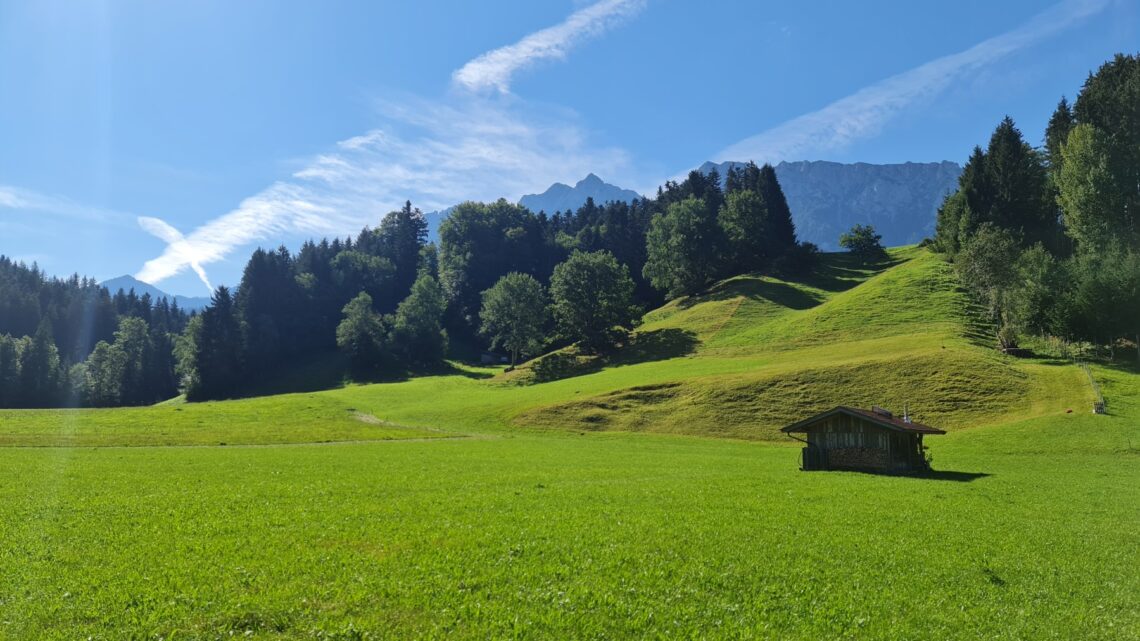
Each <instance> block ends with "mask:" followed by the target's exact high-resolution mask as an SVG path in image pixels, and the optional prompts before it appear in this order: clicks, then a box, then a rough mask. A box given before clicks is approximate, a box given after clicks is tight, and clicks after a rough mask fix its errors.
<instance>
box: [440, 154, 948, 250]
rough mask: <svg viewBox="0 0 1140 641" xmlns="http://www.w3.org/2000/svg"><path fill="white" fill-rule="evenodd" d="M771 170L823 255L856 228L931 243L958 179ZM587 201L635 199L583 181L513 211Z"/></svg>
mask: <svg viewBox="0 0 1140 641" xmlns="http://www.w3.org/2000/svg"><path fill="white" fill-rule="evenodd" d="M744 164H745V163H742V162H731V161H730V162H722V163H712V162H706V163H704V164H703V165H701V166H700V167H698V168H697V170H698V171H702V172H705V173H708V172H709V171H711V170H713V169H716V170H717V172H718V173H719V174H720V176H721V180H723V179H724V177H725V175H726V174H727V173H728V170H729V168H731V167H743V166H744ZM775 169H776V177H777V178H779V180H780V185H781V186H782V187H783V189H784V195H785V196H787V198H788V206H789V207H790V208H791V210H792V220H793V221H794V222H795V224H796V233H797V235H798V236H799V238H800V239H801V240H806V241H809V242H813V243H815V244H816V245H819V246H820V248H822V249H824V250H828V251H831V250H835V249H837V248H838V246H839V235H840V234H842V233H843V232H845V231H847V230H848V229H850V228H851V226H852V225H854V224H856V223H862V224H870V225H873V226H874V227H875V230H876V231H877V232H878V233H879V234H881V235H882V237H883V243H884V244H885V245H887V246H894V245H907V244H911V243H917V242H919V241H921V240H922V239H923V238H926V237H928V236H931V235H932V234H933V233H934V221H935V216H936V213H937V211H938V206H939V205H940V204H941V203H942V200H943V199H944V198H945V197H946V195H947V194H949V193H952V192H953V191H954V190H956V189H957V188H958V176H960V175H961V173H962V168H961V167H960V166H959V165H958V164H957V163H954V162H949V161H943V162H930V163H913V162H907V163H898V164H882V165H877V164H871V163H837V162H829V161H822V160H816V161H796V162H781V163H779V164H778V165H776V167H775ZM587 198H593V199H594V202H595V203H597V204H599V205H600V204H603V203H606V202H610V201H624V202H629V201H632V200H634V199H637V198H642V196H641V194H638V193H637V192H636V191H633V190H630V189H624V188H622V187H618V186H617V185H612V184H610V183H607V182H605V181H604V180H602V179H601V178H599V177H598V176H596V175H595V174H589V175H588V176H586V177H585V178H583V179H582V180H580V181H578V183H577V184H575V185H574V186H573V187H571V186H569V185H566V184H563V183H554V184H553V185H551V186H550V187H549V188H548V189H547V190H546V191H544V192H542V193H541V194H527V195H526V196H523V197H522V198H520V199H519V204H520V205H522V206H524V207H526V208H527V209H529V210H531V211H533V212H539V211H545V212H546V213H548V214H552V213H554V212H558V211H566V210H577V209H578V208H579V207H581V206H582V205H584V204H586V199H587ZM452 209H454V208H453V207H452V208H448V209H444V210H442V211H438V212H431V213H429V214H427V215H426V217H427V219H428V233H429V238H430V239H431V240H438V233H439V225H440V223H442V222H443V219H444V218H446V217H447V215H448V214H450V213H451V210H452Z"/></svg>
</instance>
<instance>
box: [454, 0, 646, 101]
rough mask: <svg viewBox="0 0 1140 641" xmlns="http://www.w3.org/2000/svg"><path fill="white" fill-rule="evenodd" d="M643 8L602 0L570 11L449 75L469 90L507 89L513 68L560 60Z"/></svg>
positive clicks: (631, 0)
mask: <svg viewBox="0 0 1140 641" xmlns="http://www.w3.org/2000/svg"><path fill="white" fill-rule="evenodd" d="M643 8H645V0H602V1H601V2H597V3H595V4H592V5H590V6H588V7H586V8H585V9H581V10H579V11H576V12H574V13H573V14H571V15H570V17H568V18H566V20H565V21H563V22H561V23H559V24H557V25H554V26H553V27H547V28H546V29H542V30H541V31H536V32H534V33H532V34H530V35H528V36H526V37H525V38H523V39H522V40H519V41H518V42H516V43H514V44H512V45H507V46H505V47H500V48H498V49H494V50H492V51H488V52H487V53H484V54H483V55H481V56H479V57H477V58H475V59H473V60H471V61H470V62H468V63H467V64H465V65H463V67H461V68H460V69H457V70H456V71H455V73H453V74H452V75H451V77H452V80H453V81H454V82H455V84H457V85H459V86H461V87H465V88H467V89H470V90H473V91H481V90H486V89H495V90H497V91H499V92H500V93H507V92H509V91H510V85H511V76H512V75H514V73H515V72H516V71H519V70H520V69H524V68H526V67H529V66H532V65H534V64H536V63H538V62H540V61H543V60H551V59H555V60H557V59H562V58H565V57H566V53H567V52H568V51H569V50H570V49H571V48H572V47H574V45H576V44H578V43H579V42H581V41H583V40H585V39H587V38H591V37H594V36H597V35H600V34H602V33H604V32H605V31H607V30H608V29H610V28H612V27H614V26H615V25H617V24H619V23H620V22H622V21H623V20H626V19H627V18H630V17H631V16H633V15H635V14H637V13H638V12H640V11H641V10H642V9H643Z"/></svg>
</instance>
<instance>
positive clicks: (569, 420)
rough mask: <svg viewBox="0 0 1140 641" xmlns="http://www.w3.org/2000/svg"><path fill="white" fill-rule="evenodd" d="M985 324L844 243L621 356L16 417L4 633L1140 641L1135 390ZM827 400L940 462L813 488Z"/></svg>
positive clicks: (657, 317)
mask: <svg viewBox="0 0 1140 641" xmlns="http://www.w3.org/2000/svg"><path fill="white" fill-rule="evenodd" d="M978 318H979V314H978V311H977V310H975V309H973V307H972V306H971V305H970V303H969V301H968V300H967V298H966V296H965V295H964V294H963V293H962V291H961V290H960V288H959V286H958V284H957V282H956V281H955V279H954V276H953V273H952V271H951V270H950V269H949V268H948V267H947V265H946V264H945V263H944V261H943V260H942V259H941V258H939V257H938V256H935V255H933V254H931V253H929V252H927V251H925V250H923V249H919V248H903V249H896V250H892V252H891V258H890V260H888V261H885V262H883V263H881V264H875V265H866V264H862V263H859V262H857V261H855V260H854V259H852V258H850V257H849V256H845V255H843V256H841V255H828V256H827V257H826V259H825V262H824V265H823V267H822V268H821V269H820V270H819V271H818V272H817V273H816V274H815V275H814V276H813V277H812V278H811V279H808V280H806V281H804V282H789V281H782V280H778V279H773V278H770V277H756V276H749V277H737V278H734V279H730V280H728V281H725V282H723V283H721V284H720V285H718V286H717V287H716V288H714V289H713V290H711V291H709V292H708V293H707V294H704V295H702V296H699V297H695V298H689V299H681V300H678V301H673V302H672V303H670V304H669V305H666V306H665V307H663V308H660V309H658V310H654V311H652V312H650V313H649V314H647V315H646V317H645V319H644V322H643V324H642V325H641V327H640V328H639V330H638V332H637V334H636V335H635V336H634V337H633V338H632V339H631V340H630V341H629V344H628V345H627V346H626V347H625V348H623V349H622V350H621V351H620V352H619V353H617V354H616V355H613V356H611V357H608V358H607V359H605V360H601V359H591V358H586V357H581V356H578V355H575V354H572V353H564V354H561V355H557V354H556V355H550V356H547V357H545V358H544V359H541V360H539V361H536V362H531V363H528V364H526V365H524V366H522V367H520V368H518V369H516V370H515V371H512V372H503V371H501V370H499V369H490V368H479V367H471V366H466V365H462V364H458V363H456V364H453V367H452V370H451V373H448V374H445V375H436V376H423V377H417V378H412V379H410V380H407V381H401V382H392V383H380V384H372V385H345V386H342V387H339V388H336V389H329V390H326V391H318V392H309V393H297V394H282V395H276V396H267V397H261V398H252V399H243V400H235V401H223V402H211V403H201V404H187V403H182V402H179V401H172V402H168V403H164V404H161V405H157V406H154V407H149V408H134V409H113V410H42V411H40V410H35V411H27V410H24V411H16V410H11V411H0V541H2V542H3V545H2V546H0V638H10V639H32V638H37V639H88V638H90V639H228V638H233V637H241V638H255V639H276V638H286V639H410V638H456V639H487V638H525V639H562V638H568V639H615V638H632V639H643V638H680V639H702V638H728V639H898V640H904V639H905V640H910V639H980V638H985V639H1090V640H1096V639H1136V638H1140V608H1138V607H1137V601H1136V595H1137V594H1140V571H1138V570H1137V568H1138V567H1140V374H1138V372H1137V371H1136V370H1135V369H1132V368H1129V367H1125V366H1121V365H1113V364H1107V363H1105V364H1100V365H1094V366H1093V368H1092V371H1093V374H1094V376H1095V377H1096V379H1097V382H1098V383H1099V385H1100V388H1101V390H1102V392H1103V394H1104V396H1105V397H1106V398H1107V400H1108V407H1109V414H1108V415H1106V416H1094V415H1093V414H1092V413H1091V411H1090V410H1091V404H1092V400H1093V398H1094V395H1093V391H1092V388H1091V385H1090V383H1089V381H1088V378H1087V376H1086V375H1085V373H1084V372H1083V371H1082V370H1081V369H1079V368H1078V367H1076V366H1075V365H1072V364H1070V363H1068V362H1067V361H1063V360H1060V359H1052V358H1044V357H1042V358H1024V359H1016V358H1012V357H1008V356H1004V355H1001V354H999V353H997V352H996V351H995V350H993V349H992V347H991V344H992V342H993V340H992V337H991V336H989V335H988V334H987V332H986V330H985V329H984V326H983V325H982V324H981V323H979V322H978ZM554 358H561V360H562V365H561V368H560V369H558V370H557V371H558V372H559V373H560V374H559V375H560V376H562V377H561V378H556V379H555V380H550V378H552V377H550V376H549V375H548V374H547V373H546V372H549V371H553V370H554V368H551V367H547V366H546V365H544V363H543V362H542V361H543V360H545V359H554ZM551 362H552V361H551ZM548 364H549V363H547V365H548ZM540 381H544V382H540ZM837 404H848V405H861V406H870V405H872V404H876V405H883V406H887V407H890V408H892V409H895V410H901V409H902V408H903V406H904V404H905V405H906V406H907V407H908V408H909V410H910V412H911V413H912V414H913V415H914V416H915V418H916V419H917V420H919V421H922V422H925V423H929V424H932V425H935V426H939V427H944V428H945V429H947V430H948V432H949V433H948V434H947V435H945V436H939V437H932V438H930V439H928V441H927V443H928V444H929V445H930V451H931V453H932V455H933V466H934V468H935V470H936V472H935V473H933V474H931V475H930V476H928V477H924V478H913V477H890V476H879V475H870V474H860V473H849V472H816V473H804V472H800V471H799V470H798V467H799V456H800V450H799V447H798V444H797V443H795V442H794V441H791V440H789V439H787V438H786V437H783V435H782V434H780V433H779V431H778V430H779V428H780V427H782V426H783V425H785V424H787V423H790V422H792V421H793V420H796V419H798V418H803V417H805V416H808V415H810V414H813V413H815V412H817V411H821V410H824V409H828V408H830V407H832V406H834V405H837Z"/></svg>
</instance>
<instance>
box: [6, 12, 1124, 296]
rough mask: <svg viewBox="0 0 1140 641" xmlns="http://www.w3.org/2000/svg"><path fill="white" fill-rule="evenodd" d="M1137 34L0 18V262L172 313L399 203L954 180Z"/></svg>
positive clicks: (1062, 16)
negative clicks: (852, 170)
mask: <svg viewBox="0 0 1140 641" xmlns="http://www.w3.org/2000/svg"><path fill="white" fill-rule="evenodd" d="M1138 36H1140V5H1138V4H1137V3H1135V2H1134V1H1133V0H1068V1H1060V2H1027V1H1017V0H1010V1H1005V2H1000V3H996V2H992V0H990V1H986V2H982V1H974V0H959V1H956V2H952V3H949V2H939V3H933V2H921V3H918V2H887V1H886V0H867V1H865V2H861V3H850V2H838V1H835V2H814V3H813V2H799V3H788V2H779V3H777V2H767V1H763V0H758V1H748V2H744V1H741V2H729V1H724V0H709V1H706V2H700V3H693V2H689V3H682V2H677V1H675V0H674V1H668V0H602V1H601V2H574V1H570V0H566V1H554V0H550V1H544V2H533V1H514V0H511V1H502V2H486V3H471V2H444V1H442V0H419V1H418V2H416V3H406V2H399V3H397V2H381V1H361V2H350V1H347V0H343V1H330V2H322V3H302V2H268V1H261V0H243V1H242V2H232V1H230V0H224V1H215V0H196V1H195V2H191V3H173V2H154V1H153V0H139V1H121V2H120V1H111V0H104V1H94V0H92V1H85V0H59V1H57V0H38V1H36V2H15V1H9V0H0V123H2V125H0V127H2V129H0V131H2V132H3V134H2V135H0V253H2V254H6V255H9V256H15V257H17V258H20V259H24V260H27V261H29V262H30V261H33V260H34V261H37V262H38V263H39V264H40V265H41V266H42V267H44V268H45V269H46V270H47V271H48V272H49V273H53V274H60V275H62V274H69V273H72V272H79V273H83V274H88V275H92V276H95V277H97V278H101V279H102V278H110V277H113V276H117V275H120V274H124V273H132V274H138V275H140V277H143V278H144V279H145V280H148V281H153V282H155V283H156V284H158V285H159V286H160V287H162V288H163V289H166V290H167V291H170V292H172V293H180V294H192V295H200V294H205V293H206V292H207V286H206V283H207V282H209V283H210V284H211V285H218V284H230V285H232V284H235V283H236V282H237V280H238V279H239V278H240V273H241V267H242V265H243V264H244V262H245V259H246V258H247V257H248V255H249V252H250V251H251V250H252V249H253V248H254V247H256V246H257V245H264V246H276V245H278V244H281V243H284V244H286V245H287V246H289V247H291V248H295V247H296V246H297V245H299V243H300V241H301V240H302V239H304V238H306V237H311V236H322V235H333V234H335V235H346V234H348V233H351V232H353V231H355V230H359V229H360V228H361V227H362V226H364V225H366V224H375V222H376V221H377V220H378V219H379V217H380V216H381V215H382V214H383V213H384V212H386V211H389V210H391V209H393V208H395V207H397V206H398V205H399V204H401V203H402V202H403V200H404V199H405V198H410V199H412V201H413V203H414V204H416V205H417V206H420V207H421V208H423V209H425V210H432V209H437V208H441V207H444V206H447V205H449V204H453V203H454V202H457V201H459V200H464V199H492V198H495V197H498V196H505V197H508V198H511V199H517V198H518V197H519V196H521V195H522V194H525V193H530V192H539V191H542V190H544V189H545V188H546V187H547V186H548V185H549V184H550V183H551V182H554V181H561V182H568V183H573V182H575V181H577V180H579V179H580V178H582V177H583V176H585V175H586V174H587V173H588V172H590V171H593V172H595V173H597V174H599V175H600V176H602V177H603V178H605V179H606V180H608V181H610V182H613V183H616V184H619V185H622V186H624V187H630V188H634V189H639V190H643V191H648V190H651V189H653V188H654V187H655V186H656V185H657V184H659V183H660V182H661V181H662V180H664V179H666V178H670V177H673V176H676V175H678V174H680V173H682V172H684V171H686V170H688V169H689V168H691V167H694V166H696V165H698V164H700V163H701V162H703V161H704V160H708V159H713V160H729V159H731V160H748V159H749V158H754V159H756V160H771V161H777V160H780V159H786V160H817V159H827V160H838V161H866V162H903V161H908V160H910V161H935V160H955V161H959V162H960V161H962V160H963V159H964V158H965V156H966V155H967V154H968V153H969V150H970V149H971V148H972V147H973V145H974V144H977V143H979V142H984V140H985V139H986V138H988V135H989V132H990V131H991V130H992V128H993V127H994V126H995V125H996V124H997V122H998V121H999V120H1000V119H1001V118H1002V116H1004V115H1006V114H1009V115H1011V116H1013V118H1014V119H1015V120H1016V121H1017V123H1018V124H1019V126H1020V127H1021V128H1022V129H1023V131H1024V132H1025V133H1026V135H1027V137H1028V138H1029V139H1030V140H1031V141H1032V142H1034V143H1039V142H1040V138H1041V131H1042V129H1043V127H1044V124H1045V121H1046V120H1047V118H1048V116H1049V114H1050V112H1051V111H1052V108H1053V106H1054V105H1055V104H1056V102H1057V100H1058V99H1059V98H1060V96H1061V95H1062V94H1065V95H1068V96H1070V97H1073V96H1075V95H1076V93H1077V91H1078V90H1079V88H1080V84H1081V82H1082V81H1083V80H1084V78H1085V77H1086V76H1087V74H1088V73H1089V72H1090V71H1091V70H1093V69H1095V68H1096V67H1097V66H1098V65H1099V64H1100V63H1101V62H1103V61H1104V60H1105V59H1107V58H1109V57H1110V56H1111V55H1112V54H1113V53H1116V52H1135V51H1136V50H1137V49H1138V47H1137V44H1138V43H1140V37H1138Z"/></svg>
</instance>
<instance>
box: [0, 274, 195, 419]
mask: <svg viewBox="0 0 1140 641" xmlns="http://www.w3.org/2000/svg"><path fill="white" fill-rule="evenodd" d="M189 319H190V317H189V315H188V314H187V313H186V312H185V311H183V310H181V309H179V307H178V305H177V303H171V302H168V301H167V300H166V299H161V300H159V301H157V302H156V301H153V300H151V297H150V295H149V294H145V293H144V294H143V295H142V296H137V295H136V294H135V292H134V291H133V290H131V291H129V292H124V291H122V290H119V291H118V292H116V293H115V294H114V295H111V293H110V292H108V291H107V289H106V288H105V287H101V286H100V285H99V284H98V283H97V282H96V281H95V280H94V279H90V278H81V277H79V276H78V275H73V276H71V277H70V278H66V279H60V278H49V277H47V276H46V275H45V274H44V273H43V272H42V271H41V270H40V269H39V267H37V266H36V265H34V264H33V265H32V266H30V267H29V266H27V265H25V264H23V263H20V262H16V261H13V260H12V259H10V258H7V257H5V256H0V407H3V408H11V407H58V406H79V405H141V404H148V403H154V402H156V401H159V400H162V399H166V398H170V397H171V396H174V395H175V394H177V393H178V380H177V377H176V374H175V363H174V357H173V345H174V341H175V338H176V337H177V336H178V334H179V333H181V332H182V331H183V329H184V328H185V327H186V325H187V323H188V322H189Z"/></svg>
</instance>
